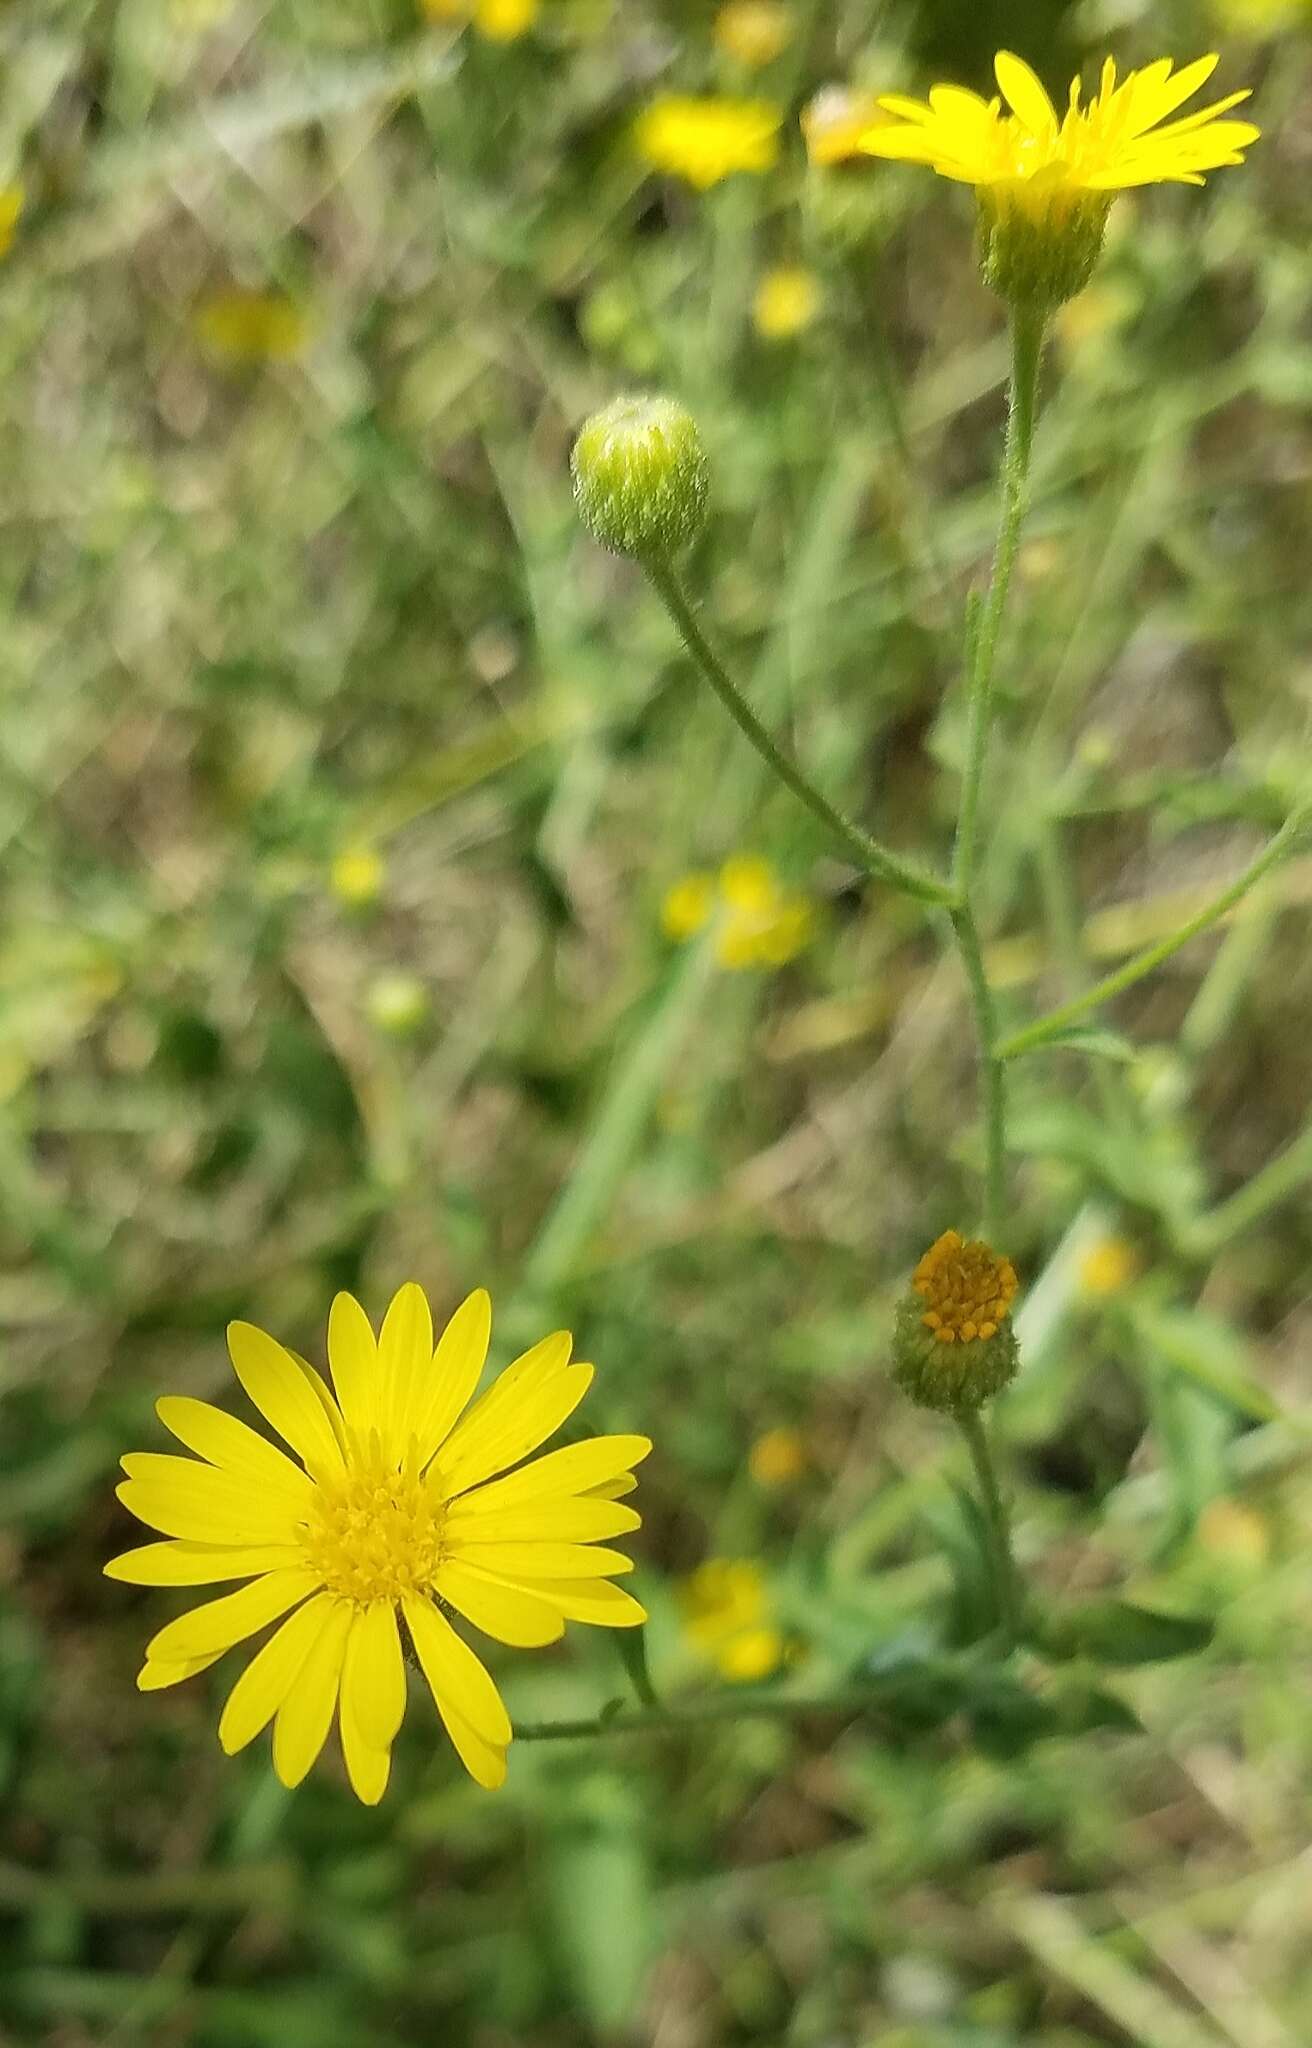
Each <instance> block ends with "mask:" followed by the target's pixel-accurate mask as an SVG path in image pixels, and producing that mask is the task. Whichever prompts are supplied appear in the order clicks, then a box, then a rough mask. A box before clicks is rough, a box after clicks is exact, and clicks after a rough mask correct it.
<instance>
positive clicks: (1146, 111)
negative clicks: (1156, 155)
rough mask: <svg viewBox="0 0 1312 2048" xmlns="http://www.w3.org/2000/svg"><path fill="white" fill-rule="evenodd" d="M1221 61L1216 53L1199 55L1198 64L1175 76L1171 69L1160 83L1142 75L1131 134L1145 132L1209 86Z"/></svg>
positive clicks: (1187, 66) (1132, 118)
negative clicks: (1204, 87)
mask: <svg viewBox="0 0 1312 2048" xmlns="http://www.w3.org/2000/svg"><path fill="white" fill-rule="evenodd" d="M1220 61H1221V60H1220V58H1219V57H1217V56H1216V55H1212V56H1210V57H1200V58H1199V59H1198V60H1197V62H1196V63H1194V64H1186V65H1185V66H1184V68H1183V69H1182V70H1180V71H1177V72H1176V73H1175V75H1174V77H1171V76H1170V74H1169V72H1168V75H1167V77H1166V78H1165V79H1162V80H1161V81H1160V82H1159V81H1158V80H1157V79H1151V80H1148V79H1147V77H1146V74H1143V73H1141V74H1139V77H1138V80H1137V81H1136V82H1137V83H1138V85H1139V88H1140V89H1139V90H1138V91H1137V92H1136V93H1135V103H1134V112H1133V114H1132V116H1131V120H1130V126H1129V130H1128V133H1129V134H1130V135H1132V136H1134V135H1142V134H1143V133H1144V131H1145V129H1148V128H1155V127H1156V125H1157V123H1158V122H1159V121H1164V120H1165V119H1166V117H1167V115H1168V114H1173V113H1174V112H1175V110H1176V108H1177V107H1182V106H1183V105H1184V103H1185V101H1186V100H1188V99H1192V98H1193V96H1194V94H1195V93H1196V92H1198V91H1199V90H1200V88H1201V87H1203V86H1204V85H1206V83H1207V81H1208V79H1209V78H1210V77H1211V75H1212V73H1213V72H1214V71H1215V69H1216V67H1217V65H1218V64H1219V63H1220Z"/></svg>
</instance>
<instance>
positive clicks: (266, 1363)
mask: <svg viewBox="0 0 1312 2048" xmlns="http://www.w3.org/2000/svg"><path fill="white" fill-rule="evenodd" d="M228 1351H229V1354H230V1356H231V1358H232V1366H233V1371H234V1372H235V1373H236V1375H237V1377H238V1379H239V1380H240V1381H241V1383H242V1386H243V1387H244V1388H245V1390H246V1393H247V1395H248V1396H249V1398H250V1400H251V1401H252V1402H253V1403H254V1405H255V1406H256V1407H257V1408H258V1409H259V1411H260V1413H261V1415H262V1416H263V1417H264V1419H265V1421H266V1422H269V1423H272V1425H273V1427H274V1428H275V1429H276V1430H277V1432H278V1434H279V1436H280V1437H283V1438H284V1439H285V1440H286V1442H287V1443H289V1444H290V1445H291V1447H292V1449H293V1450H294V1451H295V1452H296V1454H297V1456H298V1457H299V1458H301V1459H302V1461H303V1462H304V1464H305V1465H306V1466H307V1467H308V1469H309V1470H310V1471H311V1472H314V1473H320V1474H323V1473H334V1472H340V1471H341V1469H342V1453H341V1447H340V1445H339V1444H338V1441H337V1438H336V1436H335V1434H334V1432H333V1429H332V1426H331V1424H330V1423H329V1421H328V1417H327V1416H326V1415H325V1414H324V1411H323V1407H322V1405H321V1403H320V1402H319V1400H318V1399H317V1398H316V1396H315V1393H314V1390H313V1388H312V1387H310V1386H308V1385H307V1383H306V1378H305V1374H304V1373H303V1372H302V1371H301V1368H300V1367H299V1366H298V1365H297V1363H296V1360H295V1359H294V1358H293V1357H292V1355H291V1353H290V1352H289V1351H286V1350H284V1348H283V1346H282V1345H281V1344H279V1343H278V1342H277V1341H276V1340H275V1339H274V1338H272V1337H270V1336H269V1334H268V1332H267V1331H265V1330H257V1329H256V1327H255V1325H254V1323H229V1325H228Z"/></svg>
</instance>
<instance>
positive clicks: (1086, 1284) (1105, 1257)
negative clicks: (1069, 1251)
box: [1078, 1237, 1139, 1296]
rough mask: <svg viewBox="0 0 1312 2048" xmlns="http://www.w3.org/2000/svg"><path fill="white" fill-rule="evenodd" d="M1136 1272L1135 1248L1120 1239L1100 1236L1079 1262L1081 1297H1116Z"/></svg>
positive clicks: (1137, 1260) (1137, 1262) (1136, 1255)
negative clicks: (1113, 1295) (1111, 1295)
mask: <svg viewBox="0 0 1312 2048" xmlns="http://www.w3.org/2000/svg"><path fill="white" fill-rule="evenodd" d="M1138 1270H1139V1259H1138V1254H1137V1253H1136V1251H1135V1249H1134V1246H1133V1245H1132V1244H1127V1243H1126V1241H1125V1239H1124V1238H1123V1237H1100V1238H1099V1239H1098V1241H1097V1243H1096V1244H1091V1245H1090V1246H1089V1247H1088V1249H1087V1250H1086V1251H1085V1253H1084V1255H1083V1256H1082V1258H1081V1259H1080V1263H1079V1269H1078V1272H1079V1285H1080V1292H1081V1294H1091V1295H1095V1296H1097V1295H1106V1294H1119V1293H1120V1292H1121V1291H1122V1289H1123V1288H1126V1287H1128V1286H1129V1284H1130V1282H1131V1280H1133V1278H1134V1276H1135V1274H1136V1273H1137V1272H1138Z"/></svg>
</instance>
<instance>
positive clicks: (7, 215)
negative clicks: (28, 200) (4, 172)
mask: <svg viewBox="0 0 1312 2048" xmlns="http://www.w3.org/2000/svg"><path fill="white" fill-rule="evenodd" d="M23 199H24V192H23V188H22V186H21V185H0V256H4V255H6V254H7V252H8V251H9V250H10V249H11V248H12V247H13V241H14V229H15V228H16V227H17V226H18V218H19V215H20V214H21V213H22V211H23Z"/></svg>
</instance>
